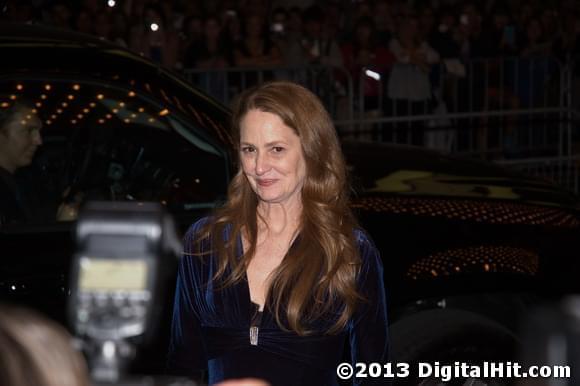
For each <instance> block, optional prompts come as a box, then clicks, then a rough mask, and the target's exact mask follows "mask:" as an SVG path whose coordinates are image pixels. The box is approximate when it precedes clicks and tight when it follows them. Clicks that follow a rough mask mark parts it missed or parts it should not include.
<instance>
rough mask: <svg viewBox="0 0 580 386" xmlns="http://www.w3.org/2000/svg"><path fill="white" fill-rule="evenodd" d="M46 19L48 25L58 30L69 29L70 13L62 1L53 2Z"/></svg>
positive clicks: (70, 22)
mask: <svg viewBox="0 0 580 386" xmlns="http://www.w3.org/2000/svg"><path fill="white" fill-rule="evenodd" d="M47 17H48V18H49V19H50V24H51V25H53V26H55V27H58V28H63V29H64V28H67V29H68V28H71V24H72V17H73V14H72V11H71V9H70V7H69V6H68V4H67V3H65V2H64V1H55V2H53V3H52V4H51V6H50V8H49V11H48V15H47Z"/></svg>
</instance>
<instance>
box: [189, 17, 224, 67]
mask: <svg viewBox="0 0 580 386" xmlns="http://www.w3.org/2000/svg"><path fill="white" fill-rule="evenodd" d="M184 66H185V68H194V67H195V68H198V69H199V68H202V69H203V68H206V69H216V68H224V67H229V66H230V63H228V61H227V54H226V52H225V46H224V41H223V36H222V29H221V25H220V20H219V19H218V18H217V16H213V15H211V16H208V17H207V18H206V19H205V22H204V25H203V32H202V36H201V39H199V40H197V41H195V42H193V44H191V45H190V46H189V47H188V48H187V50H186V52H185V58H184Z"/></svg>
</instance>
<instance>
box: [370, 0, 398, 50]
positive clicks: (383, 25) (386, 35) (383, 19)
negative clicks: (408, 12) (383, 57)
mask: <svg viewBox="0 0 580 386" xmlns="http://www.w3.org/2000/svg"><path fill="white" fill-rule="evenodd" d="M391 12H392V7H391V4H390V2H389V1H387V0H379V1H377V2H375V6H374V8H373V14H372V17H373V20H374V22H375V26H376V29H377V38H378V40H379V42H380V43H381V44H382V45H384V46H385V47H386V46H388V44H389V41H390V40H391V38H392V37H393V30H394V21H393V15H392V13H391Z"/></svg>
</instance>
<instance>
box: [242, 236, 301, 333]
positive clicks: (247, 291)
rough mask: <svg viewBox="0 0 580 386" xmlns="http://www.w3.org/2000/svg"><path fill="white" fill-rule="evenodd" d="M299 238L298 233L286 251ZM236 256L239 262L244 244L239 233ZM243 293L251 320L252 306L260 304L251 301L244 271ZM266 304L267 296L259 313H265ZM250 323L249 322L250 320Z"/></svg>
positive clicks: (248, 283)
mask: <svg viewBox="0 0 580 386" xmlns="http://www.w3.org/2000/svg"><path fill="white" fill-rule="evenodd" d="M299 238H300V233H298V234H297V235H296V237H294V240H292V243H291V244H290V247H289V248H288V251H290V250H291V249H292V248H294V246H295V244H296V243H297V242H298V239H299ZM236 243H237V256H236V258H237V259H238V260H239V259H241V258H242V255H243V254H244V242H243V240H242V233H241V232H240V234H238V237H237V241H236ZM288 251H286V254H288ZM285 257H286V255H284V258H285ZM243 281H244V284H243V285H244V286H245V288H244V291H245V293H246V299H244V300H246V306H247V308H246V309H247V310H248V316H249V318H250V319H251V317H252V316H251V314H252V312H253V311H252V310H253V308H254V305H257V306H258V307H260V304H258V303H256V302H254V301H252V294H251V292H250V281H249V280H248V271H247V270H245V271H244V280H243ZM267 303H268V295H266V299H265V302H264V305H263V307H261V308H262V309H261V310H260V308H258V311H259V312H262V313H265V312H266V304H267ZM250 321H251V320H250Z"/></svg>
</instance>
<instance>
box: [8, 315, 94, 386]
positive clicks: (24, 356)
mask: <svg viewBox="0 0 580 386" xmlns="http://www.w3.org/2000/svg"><path fill="white" fill-rule="evenodd" d="M0 310H1V311H0V378H1V379H2V384H3V385H6V386H89V385H90V381H89V377H88V372H87V367H86V363H85V361H84V358H83V357H82V355H81V354H80V353H78V352H77V351H75V350H74V348H73V347H72V337H71V336H70V335H69V334H68V333H67V332H66V330H65V329H64V328H63V327H61V326H59V325H57V324H56V323H54V322H52V321H50V320H48V319H46V318H44V317H41V316H40V315H38V314H36V313H34V312H32V311H28V310H24V309H18V308H13V307H8V306H2V307H0Z"/></svg>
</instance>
